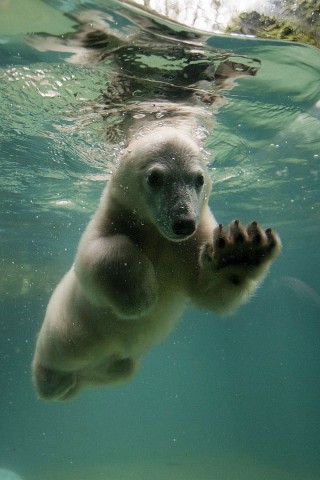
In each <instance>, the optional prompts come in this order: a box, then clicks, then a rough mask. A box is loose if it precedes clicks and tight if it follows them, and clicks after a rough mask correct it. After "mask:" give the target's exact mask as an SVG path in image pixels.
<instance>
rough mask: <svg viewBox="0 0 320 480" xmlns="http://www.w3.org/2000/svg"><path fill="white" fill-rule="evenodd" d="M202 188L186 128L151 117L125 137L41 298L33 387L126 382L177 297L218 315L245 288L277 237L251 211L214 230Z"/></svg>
mask: <svg viewBox="0 0 320 480" xmlns="http://www.w3.org/2000/svg"><path fill="white" fill-rule="evenodd" d="M210 191H211V181H210V177H209V175H208V172H207V169H206V165H205V160H204V158H203V154H202V152H201V150H200V149H199V147H198V145H197V144H196V143H195V142H194V141H193V140H192V139H191V138H190V137H189V136H188V135H186V134H183V133H181V132H179V131H177V129H175V128H173V127H162V128H158V129H156V130H154V131H153V132H151V133H148V134H145V135H144V136H141V137H140V138H137V139H134V140H132V141H131V142H129V145H128V147H127V148H126V149H125V151H124V152H123V154H122V155H121V158H120V160H119V162H118V165H117V166H116V169H115V171H114V172H113V175H112V177H111V179H110V180H109V182H108V184H107V186H106V188H105V190H104V192H103V194H102V198H101V201H100V204H99V206H98V209H97V211H96V213H95V214H94V216H93V218H92V220H91V221H90V223H89V224H88V226H87V228H86V230H85V232H84V234H83V236H82V238H81V241H80V244H79V247H78V251H77V254H76V257H75V261H74V264H73V266H72V267H71V269H70V270H69V271H68V272H67V274H66V275H65V276H64V278H63V279H62V280H61V282H60V283H59V284H58V286H57V288H56V289H55V291H54V293H53V295H52V297H51V299H50V301H49V304H48V307H47V311H46V315H45V319H44V322H43V325H42V328H41V330H40V333H39V335H38V338H37V344H36V350H35V355H34V359H33V378H34V383H35V386H36V389H37V392H38V395H39V397H41V398H44V399H47V400H67V399H70V398H72V397H74V396H75V395H76V394H77V393H78V392H79V391H80V389H82V388H83V387H86V386H90V385H107V384H115V383H119V382H123V381H126V380H127V379H128V378H129V377H130V376H132V375H133V373H134V372H135V371H136V370H137V368H138V366H139V362H140V360H141V358H142V356H143V354H144V353H145V352H146V351H147V350H149V349H150V348H151V347H152V346H153V345H154V344H155V343H157V342H159V341H160V340H161V339H163V338H164V337H165V336H166V335H167V334H168V333H169V332H170V330H171V329H172V328H173V326H174V325H175V323H176V321H177V320H178V319H179V317H180V316H181V314H182V312H183V310H184V309H185V307H186V305H187V303H188V302H192V303H193V304H195V305H198V306H199V307H201V308H205V309H209V310H212V311H214V312H217V313H218V314H227V313H229V312H231V311H232V310H233V309H234V308H235V307H236V306H237V305H239V304H240V303H242V302H244V301H245V300H246V299H247V298H248V297H249V296H250V294H251V293H252V292H253V291H254V289H255V288H256V287H257V285H258V284H259V282H260V281H261V279H262V278H263V277H264V275H265V274H266V272H267V270H268V266H269V263H270V261H271V260H272V259H273V258H274V257H275V256H276V255H277V254H278V253H279V251H280V248H281V245H280V240H279V238H278V236H277V235H276V234H275V233H274V232H273V231H272V230H271V229H267V230H266V231H263V230H262V229H261V228H260V227H259V226H258V225H257V223H256V222H252V223H251V224H249V225H248V226H247V227H246V228H244V227H243V226H242V225H241V224H240V223H239V221H237V220H236V221H234V222H233V223H232V224H231V225H230V229H229V231H226V230H225V229H224V227H223V226H222V225H218V224H217V222H216V220H215V218H214V216H213V214H212V213H211V211H210V209H209V207H208V199H209V195H210Z"/></svg>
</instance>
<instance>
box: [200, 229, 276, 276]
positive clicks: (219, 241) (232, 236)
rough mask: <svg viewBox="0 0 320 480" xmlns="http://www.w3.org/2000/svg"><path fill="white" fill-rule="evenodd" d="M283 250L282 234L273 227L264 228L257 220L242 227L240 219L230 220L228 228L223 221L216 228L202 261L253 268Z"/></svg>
mask: <svg viewBox="0 0 320 480" xmlns="http://www.w3.org/2000/svg"><path fill="white" fill-rule="evenodd" d="M280 250H281V242H280V239H279V237H278V236H277V234H276V233H275V232H273V230H271V228H268V229H267V230H263V229H262V228H261V227H260V226H259V225H258V224H257V222H251V223H250V224H249V225H248V226H247V227H243V226H242V225H241V224H240V222H239V220H235V221H234V222H232V223H231V225H230V228H229V232H227V231H226V230H225V228H224V226H223V225H222V224H220V225H219V226H218V227H216V228H215V230H214V232H213V241H212V243H209V242H207V243H206V244H205V245H204V246H203V248H202V251H201V257H200V261H201V264H202V265H203V266H204V265H208V264H210V265H211V266H212V267H213V268H214V269H216V270H219V269H222V268H225V267H235V268H236V269H237V267H244V268H245V270H246V271H254V270H255V269H257V268H258V267H260V266H262V265H266V264H268V263H269V262H270V261H271V260H272V258H274V257H276V256H277V255H278V253H279V252H280Z"/></svg>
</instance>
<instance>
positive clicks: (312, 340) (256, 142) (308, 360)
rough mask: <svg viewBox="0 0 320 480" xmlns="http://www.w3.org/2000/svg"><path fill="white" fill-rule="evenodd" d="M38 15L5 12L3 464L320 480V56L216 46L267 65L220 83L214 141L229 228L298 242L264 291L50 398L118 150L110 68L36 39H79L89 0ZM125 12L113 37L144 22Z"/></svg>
mask: <svg viewBox="0 0 320 480" xmlns="http://www.w3.org/2000/svg"><path fill="white" fill-rule="evenodd" d="M31 3H32V2H31ZM34 4H35V5H36V9H33V11H34V14H33V15H32V18H27V17H26V15H24V14H23V10H21V12H20V16H19V15H17V12H13V8H14V7H13V6H12V3H11V4H10V2H9V3H8V4H7V5H5V2H4V3H3V2H2V3H0V35H2V36H1V43H0V68H1V70H0V76H1V82H0V98H1V102H0V113H1V122H0V162H1V163H0V165H1V167H0V168H1V170H0V172H1V173H0V175H1V191H0V195H1V197H0V205H1V206H0V215H1V217H0V218H1V224H0V234H1V236H0V242H1V243H0V245H1V251H0V260H1V272H2V273H1V279H0V285H1V300H0V302H1V308H0V311H1V314H0V329H1V330H0V331H1V340H0V342H1V343H0V345H1V349H0V355H1V376H0V383H1V386H0V392H1V394H0V402H1V406H0V428H1V437H0V467H1V468H3V469H5V470H10V471H13V472H16V473H17V474H19V475H20V476H21V478H22V479H27V480H28V479H30V480H33V479H34V480H36V479H43V478H46V479H48V480H50V479H54V480H57V479H59V480H60V479H65V478H66V479H67V478H68V479H70V478H74V479H75V478H77V479H85V478H86V479H87V478H90V479H100V478H101V479H102V478H103V479H105V478H108V479H110V480H119V479H123V480H129V479H130V480H131V479H139V480H149V479H155V480H158V479H159V480H168V479H175V480H179V479H184V480H189V479H190V480H191V479H192V480H207V479H208V480H209V479H210V480H213V479H219V480H224V479H226V480H242V479H245V480H248V479H254V480H257V479H259V480H260V479H268V480H269V479H270V480H271V479H272V480H282V479H290V480H295V479H299V480H311V479H312V480H316V479H319V478H320V461H319V459H320V433H319V432H320V413H319V400H320V380H319V366H320V353H319V352H320V349H319V344H320V323H319V322H320V315H319V313H320V287H319V260H320V258H319V257H320V254H319V233H320V227H319V225H320V222H319V220H320V211H319V201H320V194H319V161H320V135H319V132H320V83H319V78H320V54H319V50H317V49H315V48H312V47H308V46H304V45H298V44H290V43H280V42H272V41H257V40H254V39H243V38H238V37H224V36H212V37H209V38H208V39H207V40H206V43H205V45H206V48H208V49H214V51H215V52H217V51H218V54H217V56H216V57H215V59H216V61H217V62H218V61H219V58H220V60H221V58H222V57H223V55H225V54H228V55H230V56H231V57H232V59H235V58H239V59H241V62H243V63H245V64H248V65H249V64H250V65H251V66H252V65H255V66H257V74H256V75H255V76H243V77H240V78H236V79H235V80H234V82H235V85H233V88H229V87H228V88H226V85H224V86H223V88H222V87H219V93H220V94H221V95H223V97H224V100H223V102H221V104H220V105H219V108H213V109H212V115H213V116H214V127H213V128H212V130H211V131H210V134H209V136H208V138H207V141H206V146H207V149H208V151H209V154H210V171H211V174H212V178H213V181H214V184H213V195H212V198H211V202H210V204H211V208H212V209H213V211H214V212H215V214H216V216H217V218H218V220H219V221H221V222H223V223H226V224H227V223H229V222H230V221H231V220H232V219H234V218H238V217H240V218H241V220H242V221H243V222H247V221H249V220H252V219H257V220H258V221H260V222H261V223H262V224H263V225H265V226H268V225H272V226H273V227H275V228H276V229H277V230H278V232H279V234H280V236H281V238H282V240H283V245H284V249H283V254H282V255H281V257H280V259H279V260H277V261H276V262H275V264H274V265H273V266H272V268H271V272H270V274H269V276H268V278H267V279H266V280H265V282H264V283H263V285H262V287H261V288H260V289H259V291H258V292H257V294H256V296H255V297H254V298H253V299H252V301H251V302H250V303H249V304H248V305H246V306H243V307H241V309H240V310H239V311H238V312H237V313H236V314H235V315H233V316H232V317H230V318H228V319H224V320H221V319H219V318H218V317H216V316H214V315H212V314H210V313H207V312H199V311H197V310H193V309H190V310H189V311H188V313H187V314H186V315H185V316H184V318H183V320H182V321H181V322H180V324H179V325H178V327H177V329H176V330H175V331H174V332H173V334H172V335H171V336H170V337H169V338H168V339H167V341H166V342H165V343H164V344H163V345H160V346H159V347H156V348H155V349H154V350H153V351H151V352H150V353H149V354H148V355H147V356H146V358H145V360H144V362H143V365H142V368H141V370H140V372H139V373H138V375H137V376H136V377H135V378H134V379H133V380H132V381H131V382H130V383H129V384H127V385H125V386H122V387H118V388H105V389H96V390H92V391H89V392H84V393H83V394H82V395H81V396H80V397H79V398H78V399H76V400H74V401H72V402H71V403H68V404H49V403H45V402H43V401H38V400H37V399H36V398H35V394H34V391H33V388H32V385H31V380H30V362H31V357H32V351H33V346H34V338H35V334H36V332H37V330H38V328H39V326H40V324H41V321H42V318H43V314H44V310H45V306H46V303H47V301H48V298H49V296H50V293H51V292H52V290H53V288H54V286H55V284H56V283H57V281H58V280H59V279H60V278H61V276H62V275H63V273H64V272H65V271H66V270H67V268H69V265H70V264H71V263H72V260H73V256H74V252H75V248H76V245H77V242H78V240H79V238H80V235H81V232H82V231H83V228H84V227H85V225H86V224H87V222H88V219H89V218H90V215H91V213H92V212H93V211H94V209H95V206H96V205H97V202H98V199H99V197H100V194H101V191H102V189H103V186H104V183H105V181H106V179H107V177H108V169H109V166H110V163H112V162H113V161H114V159H115V156H116V155H117V153H118V151H119V147H117V145H114V144H111V143H108V142H106V138H105V134H104V129H105V126H106V123H105V120H103V118H102V117H101V115H100V113H101V112H97V111H94V109H92V104H93V103H94V102H96V100H97V99H98V98H99V96H101V91H102V90H103V89H104V88H105V86H106V85H107V84H108V81H109V82H110V75H111V74H112V68H113V67H112V65H110V64H108V63H107V62H100V63H96V64H88V63H87V64H85V65H83V64H82V65H79V64H70V63H68V62H67V61H66V60H67V59H70V53H67V52H54V51H50V52H41V51H39V50H36V49H35V48H33V46H32V45H30V43H27V42H26V41H25V39H24V34H26V33H27V32H40V31H42V32H47V33H50V34H61V33H63V32H70V31H72V25H73V23H72V22H71V21H70V20H68V19H67V18H66V17H64V16H63V15H62V11H63V9H64V10H66V6H67V5H68V9H69V10H70V9H71V7H75V6H77V5H79V4H80V2H79V3H78V4H77V2H68V3H67V2H57V5H56V8H53V7H52V2H51V7H50V8H51V10H50V15H49V16H48V11H47V10H46V9H47V8H49V7H48V5H47V4H45V3H42V2H40V1H39V2H34ZM114 5H115V4H114V3H112V2H107V1H105V2H98V3H96V4H92V3H90V4H83V6H82V8H83V9H84V10H86V9H89V8H92V7H93V6H94V7H95V8H96V9H102V10H103V11H104V12H105V11H106V10H107V9H108V12H110V11H111V12H112V9H113V8H114ZM3 8H6V9H7V10H6V14H7V13H9V14H10V15H11V17H4V16H2V17H1V15H2V13H3V12H4V10H1V9H3ZM21 8H22V7H21ZM41 9H44V10H43V12H44V13H43V14H41V12H42V10H41ZM13 13H15V15H13ZM121 15H123V10H122V11H118V12H117V15H116V19H117V22H118V23H115V24H112V25H111V27H112V28H114V29H115V30H119V29H121V28H124V26H126V27H127V26H128V25H129V26H130V28H131V29H133V30H134V29H138V28H139V27H138V26H137V25H136V24H134V23H132V21H130V19H128V18H126V19H125V20H121V18H122V17H121ZM141 15H142V14H141ZM50 16H52V17H51V21H50ZM4 18H10V21H11V22H12V30H11V33H12V35H10V32H8V28H7V27H8V24H7V21H6V22H5V21H4ZM121 22H123V23H121ZM130 22H131V23H130ZM26 25H29V28H30V30H28V29H27V27H26ZM158 47H159V46H158V45H156V44H155V45H154V48H155V49H157V48H158ZM215 55H216V54H215ZM219 55H220V57H219ZM153 60H154V62H161V56H160V55H159V54H158V57H157V55H155V58H154V59H153ZM0 479H1V480H4V479H6V480H7V477H6V476H5V473H3V472H1V470H0ZM9 479H10V477H8V480H9ZM12 480H13V478H12Z"/></svg>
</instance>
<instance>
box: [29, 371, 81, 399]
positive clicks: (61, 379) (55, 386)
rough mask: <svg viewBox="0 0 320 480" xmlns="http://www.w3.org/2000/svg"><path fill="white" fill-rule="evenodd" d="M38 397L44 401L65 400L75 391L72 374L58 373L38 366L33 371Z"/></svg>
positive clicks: (75, 385)
mask: <svg viewBox="0 0 320 480" xmlns="http://www.w3.org/2000/svg"><path fill="white" fill-rule="evenodd" d="M34 380H35V384H36V387H37V391H38V395H39V397H40V398H43V399H44V400H67V399H68V398H71V397H72V396H73V395H74V392H75V391H76V390H77V388H76V387H77V382H76V377H75V375H74V374H73V373H66V372H59V371H57V370H52V369H50V368H45V367H42V366H41V365H38V366H37V367H36V369H35V371H34Z"/></svg>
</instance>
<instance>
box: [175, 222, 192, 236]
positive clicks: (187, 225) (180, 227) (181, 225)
mask: <svg viewBox="0 0 320 480" xmlns="http://www.w3.org/2000/svg"><path fill="white" fill-rule="evenodd" d="M195 229H196V222H195V221H194V219H193V218H179V219H178V220H175V221H174V223H173V225H172V231H173V233H174V234H175V235H181V236H182V235H184V236H186V235H191V234H192V233H193V232H194V231H195Z"/></svg>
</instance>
